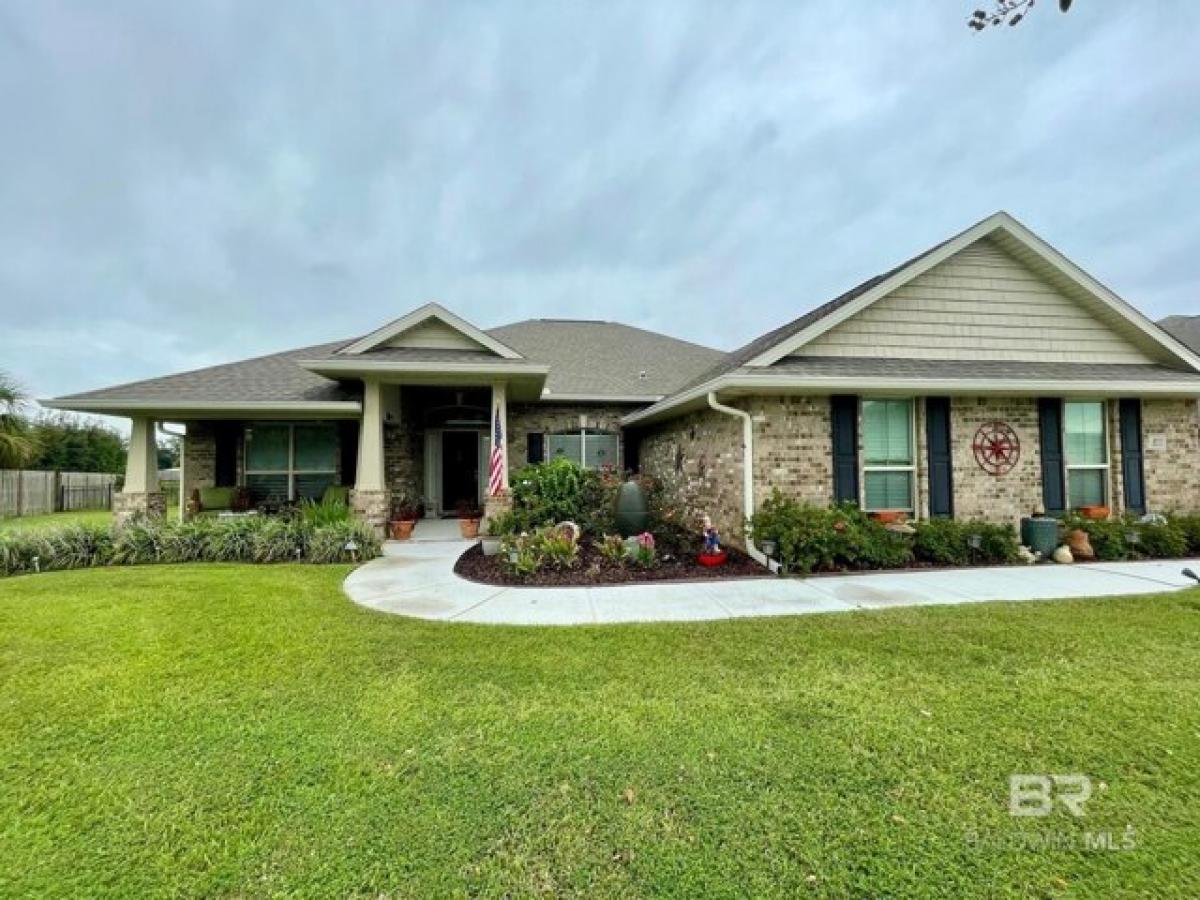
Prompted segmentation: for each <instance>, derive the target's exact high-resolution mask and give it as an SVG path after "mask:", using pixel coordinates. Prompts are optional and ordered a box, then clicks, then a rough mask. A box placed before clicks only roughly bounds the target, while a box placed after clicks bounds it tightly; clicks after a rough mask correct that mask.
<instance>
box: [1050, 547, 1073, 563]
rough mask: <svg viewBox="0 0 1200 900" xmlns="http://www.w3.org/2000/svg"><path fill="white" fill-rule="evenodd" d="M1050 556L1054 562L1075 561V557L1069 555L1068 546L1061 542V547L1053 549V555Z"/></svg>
mask: <svg viewBox="0 0 1200 900" xmlns="http://www.w3.org/2000/svg"><path fill="white" fill-rule="evenodd" d="M1052 558H1053V559H1054V561H1055V562H1056V563H1071V562H1075V557H1073V556H1072V555H1071V548H1070V547H1068V546H1067V545H1066V544H1063V545H1062V546H1061V547H1059V548H1058V549H1057V550H1055V551H1054V556H1053V557H1052Z"/></svg>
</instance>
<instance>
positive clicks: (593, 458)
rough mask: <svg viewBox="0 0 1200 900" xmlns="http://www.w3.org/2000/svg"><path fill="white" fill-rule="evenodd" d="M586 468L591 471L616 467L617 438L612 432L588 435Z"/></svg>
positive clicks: (590, 433)
mask: <svg viewBox="0 0 1200 900" xmlns="http://www.w3.org/2000/svg"><path fill="white" fill-rule="evenodd" d="M584 455H585V457H586V458H585V459H584V461H583V464H584V466H586V467H587V468H589V469H598V468H600V467H601V466H616V464H617V455H618V454H617V436H616V435H615V434H612V433H610V432H604V431H589V432H588V433H587V447H586V451H585V454H584Z"/></svg>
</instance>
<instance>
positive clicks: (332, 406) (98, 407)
mask: <svg viewBox="0 0 1200 900" xmlns="http://www.w3.org/2000/svg"><path fill="white" fill-rule="evenodd" d="M38 405H39V406H44V407H46V408H47V409H62V410H69V411H72V412H97V413H103V412H112V411H121V412H125V411H128V412H137V411H139V410H172V411H176V412H198V413H201V412H202V413H212V412H230V413H241V412H292V413H319V412H327V413H354V414H357V413H361V412H362V404H361V403H359V402H358V401H357V400H169V399H163V400H99V399H97V400H82V399H81V400H70V399H51V400H39V401H38Z"/></svg>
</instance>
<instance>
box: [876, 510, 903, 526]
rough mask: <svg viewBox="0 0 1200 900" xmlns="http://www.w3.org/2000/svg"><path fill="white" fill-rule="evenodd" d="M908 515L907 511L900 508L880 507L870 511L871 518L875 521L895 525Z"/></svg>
mask: <svg viewBox="0 0 1200 900" xmlns="http://www.w3.org/2000/svg"><path fill="white" fill-rule="evenodd" d="M907 517H908V513H906V512H904V510H902V509H881V510H878V511H876V512H873V513H871V518H872V519H874V520H875V521H876V522H882V523H883V524H884V525H895V524H898V523H900V522H903V521H904V520H905V519H906V518H907Z"/></svg>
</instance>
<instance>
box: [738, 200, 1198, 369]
mask: <svg viewBox="0 0 1200 900" xmlns="http://www.w3.org/2000/svg"><path fill="white" fill-rule="evenodd" d="M877 306H878V307H879V309H878V310H876V309H875V308H876V307H877ZM768 337H769V341H764V340H763V339H761V338H760V339H759V341H757V342H753V343H752V345H750V349H751V350H752V352H751V353H749V354H746V355H745V356H744V357H743V358H742V360H741V361H740V365H743V366H745V367H747V368H750V369H755V368H760V367H770V366H773V365H775V364H776V363H779V362H781V361H782V360H784V359H786V358H788V357H799V358H813V357H817V356H822V357H823V356H842V357H855V356H858V357H871V358H875V359H888V358H898V359H906V358H921V359H947V360H972V359H988V360H1006V361H1015V362H1022V361H1028V362H1046V361H1052V362H1079V363H1085V362H1086V363H1096V362H1103V363H1117V364H1138V363H1141V364H1146V363H1159V364H1165V365H1167V366H1170V367H1173V368H1176V369H1182V370H1184V371H1189V372H1197V371H1200V356H1198V355H1197V354H1196V353H1194V352H1192V351H1191V350H1190V349H1189V348H1188V347H1186V346H1185V345H1184V344H1182V343H1180V342H1179V341H1178V340H1176V339H1175V338H1173V337H1172V336H1171V335H1169V334H1167V333H1166V332H1165V331H1163V330H1162V329H1160V328H1159V327H1158V326H1156V325H1155V324H1154V323H1153V322H1151V321H1150V320H1149V319H1147V318H1146V317H1145V316H1143V315H1142V314H1141V313H1140V312H1138V311H1137V310H1136V309H1134V308H1133V307H1132V306H1130V305H1129V304H1128V303H1126V302H1125V301H1124V300H1122V299H1121V298H1120V297H1118V296H1117V295H1116V294H1114V293H1113V292H1112V291H1110V290H1109V289H1108V288H1106V287H1105V286H1104V285H1103V284H1101V283H1100V282H1098V281H1097V280H1096V279H1094V278H1092V277H1091V276H1090V275H1088V274H1087V273H1086V272H1084V271H1083V270H1082V269H1080V268H1079V267H1078V266H1077V265H1075V264H1074V263H1072V262H1071V261H1070V260H1069V259H1067V258H1066V257H1065V256H1063V255H1062V254H1061V253H1059V252H1058V251H1057V250H1055V249H1054V248H1053V247H1051V246H1050V245H1049V244H1047V243H1046V242H1045V241H1043V240H1042V239H1041V238H1039V237H1038V236H1037V235H1035V234H1034V233H1033V232H1031V231H1030V230H1029V229H1028V228H1026V227H1025V226H1024V225H1022V224H1021V223H1020V222H1018V221H1017V220H1016V219H1014V218H1013V217H1012V216H1010V215H1008V213H1005V212H998V213H995V214H994V215H991V216H988V218H986V219H984V220H983V221H981V222H978V223H977V224H975V225H973V226H971V227H970V228H968V229H966V230H965V231H963V232H961V233H960V234H957V235H955V236H954V237H952V238H950V239H949V240H947V241H945V242H943V243H941V244H939V245H938V246H936V247H934V248H932V249H930V250H927V251H925V252H924V253H922V254H920V255H919V256H917V257H915V258H914V259H912V260H909V262H907V263H905V264H904V265H902V266H900V267H898V268H896V269H894V270H892V271H891V272H888V273H886V274H885V275H881V276H878V277H877V278H874V279H871V280H870V281H868V282H866V283H865V284H863V285H861V286H859V287H858V288H855V289H854V290H852V291H850V292H848V293H847V294H845V295H843V296H842V297H839V298H837V299H836V300H833V301H831V302H830V303H828V304H826V305H825V306H824V307H821V308H819V309H817V310H815V311H814V312H813V313H810V314H808V315H806V316H803V317H801V318H800V319H798V320H797V321H796V322H795V323H793V325H792V326H791V327H786V328H785V329H780V330H779V332H778V333H776V334H772V335H770V336H768ZM754 344H758V345H759V346H754Z"/></svg>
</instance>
